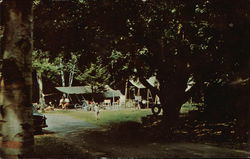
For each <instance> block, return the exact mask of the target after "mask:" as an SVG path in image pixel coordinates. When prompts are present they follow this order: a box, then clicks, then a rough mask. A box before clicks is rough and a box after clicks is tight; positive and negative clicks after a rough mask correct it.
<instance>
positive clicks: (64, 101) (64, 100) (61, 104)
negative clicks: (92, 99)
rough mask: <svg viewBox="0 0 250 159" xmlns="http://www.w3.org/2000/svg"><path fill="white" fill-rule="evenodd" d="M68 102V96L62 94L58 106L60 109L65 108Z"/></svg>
mask: <svg viewBox="0 0 250 159" xmlns="http://www.w3.org/2000/svg"><path fill="white" fill-rule="evenodd" d="M69 103H70V101H69V98H65V97H64V96H62V98H61V99H60V102H59V107H62V109H67V107H68V106H69Z"/></svg>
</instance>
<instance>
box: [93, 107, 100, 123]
mask: <svg viewBox="0 0 250 159" xmlns="http://www.w3.org/2000/svg"><path fill="white" fill-rule="evenodd" d="M94 111H95V117H96V120H99V114H100V109H99V106H98V104H94Z"/></svg>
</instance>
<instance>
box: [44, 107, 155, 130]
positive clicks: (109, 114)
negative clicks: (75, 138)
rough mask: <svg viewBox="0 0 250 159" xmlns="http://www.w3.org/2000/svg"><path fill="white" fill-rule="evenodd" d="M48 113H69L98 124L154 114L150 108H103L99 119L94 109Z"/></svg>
mask: <svg viewBox="0 0 250 159" xmlns="http://www.w3.org/2000/svg"><path fill="white" fill-rule="evenodd" d="M47 113H58V114H64V115H69V116H72V117H74V118H77V119H82V120H84V121H86V122H89V123H92V124H95V125H98V126H109V125H110V124H116V123H122V122H128V121H133V122H141V117H144V116H147V115H149V114H152V113H151V110H150V109H141V110H137V109H123V110H101V111H100V114H99V120H96V116H95V113H94V112H93V111H75V110H58V111H50V112H47ZM45 115H46V114H45Z"/></svg>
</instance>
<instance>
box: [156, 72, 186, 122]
mask: <svg viewBox="0 0 250 159" xmlns="http://www.w3.org/2000/svg"><path fill="white" fill-rule="evenodd" d="M175 77H176V76H172V78H171V79H166V78H165V79H162V78H160V94H159V97H160V101H161V105H162V108H163V124H164V126H166V127H175V126H177V125H178V120H179V112H180V109H181V106H182V105H183V104H184V103H185V102H186V101H187V99H188V97H187V94H186V92H185V89H186V87H187V79H188V78H187V76H178V78H175Z"/></svg>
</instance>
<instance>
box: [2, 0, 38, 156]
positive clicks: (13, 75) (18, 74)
mask: <svg viewBox="0 0 250 159" xmlns="http://www.w3.org/2000/svg"><path fill="white" fill-rule="evenodd" d="M4 5H5V26H4V27H5V30H4V39H3V40H4V45H3V49H4V50H3V65H2V76H1V81H0V108H1V109H0V147H1V148H0V150H1V157H3V158H20V157H25V156H27V155H28V154H30V153H31V152H32V150H33V144H34V136H33V120H32V119H33V118H32V104H31V102H32V92H31V90H32V69H31V56H32V54H31V51H32V49H33V45H32V29H33V26H32V21H33V20H32V18H33V17H32V16H33V15H32V0H21V1H20V0H5V1H4Z"/></svg>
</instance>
